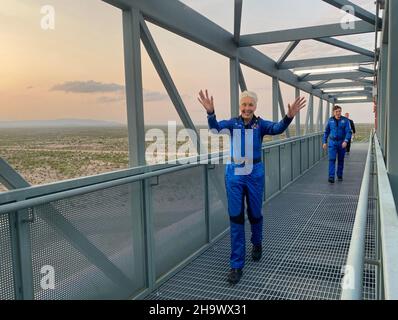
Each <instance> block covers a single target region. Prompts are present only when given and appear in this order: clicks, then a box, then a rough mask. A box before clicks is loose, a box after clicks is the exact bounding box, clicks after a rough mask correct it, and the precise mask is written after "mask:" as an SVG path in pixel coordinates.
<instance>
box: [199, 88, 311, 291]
mask: <svg viewBox="0 0 398 320" xmlns="http://www.w3.org/2000/svg"><path fill="white" fill-rule="evenodd" d="M198 100H199V102H200V103H201V104H202V105H203V107H204V108H205V109H206V111H207V118H208V124H209V128H210V129H212V130H214V131H216V132H217V133H227V134H228V135H229V136H230V137H231V158H232V159H231V160H232V161H231V163H230V164H228V165H227V166H226V170H225V187H226V191H227V197H228V213H229V217H230V227H231V257H230V267H231V270H230V272H229V274H228V281H229V282H230V283H231V284H236V283H238V282H239V280H240V278H241V276H242V269H243V267H244V263H245V251H246V250H245V248H246V245H245V230H244V220H245V216H244V211H245V204H244V201H245V198H246V206H247V214H248V218H249V221H250V224H251V231H252V237H251V242H252V245H253V248H252V258H253V260H254V261H259V260H260V259H261V255H262V239H263V232H262V230H263V216H262V210H261V209H262V204H263V192H264V183H265V177H264V165H263V163H262V162H261V148H262V142H263V137H264V136H265V135H278V134H281V133H283V132H284V131H285V130H286V129H287V127H288V126H289V124H290V123H291V122H292V120H293V118H294V116H295V115H296V114H297V113H298V112H300V110H301V109H302V108H304V107H305V105H306V101H305V98H304V97H299V98H297V99H296V100H295V101H294V102H293V103H292V104H289V105H288V112H287V115H286V116H285V117H284V118H283V119H282V120H281V121H280V122H271V121H266V120H263V119H261V118H259V117H257V116H255V115H254V112H255V110H256V108H257V95H256V94H255V93H254V92H249V91H245V92H243V93H242V94H241V96H240V107H239V108H240V116H239V117H236V118H232V119H230V120H223V121H219V122H218V121H217V119H216V115H215V111H214V100H213V97H210V98H209V95H208V92H207V90H206V91H205V93H203V91H202V90H201V91H200V92H199V98H198ZM247 136H250V138H249V139H248V138H247ZM239 138H240V140H241V141H240V142H241V143H240V144H239V143H238V144H237V143H236V141H235V140H239ZM237 145H238V146H239V147H237ZM236 149H240V150H236ZM248 154H250V155H248ZM242 160H243V162H242ZM242 166H243V167H245V168H247V167H249V170H246V171H244V170H241V171H239V169H242Z"/></svg>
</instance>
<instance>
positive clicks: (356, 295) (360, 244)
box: [341, 131, 373, 300]
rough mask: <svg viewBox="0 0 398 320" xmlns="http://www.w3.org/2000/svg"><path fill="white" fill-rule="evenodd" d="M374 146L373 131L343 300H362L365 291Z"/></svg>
mask: <svg viewBox="0 0 398 320" xmlns="http://www.w3.org/2000/svg"><path fill="white" fill-rule="evenodd" d="M372 146H373V131H372V132H371V134H370V139H369V148H368V154H367V157H366V165H365V170H364V173H363V178H362V184H361V191H360V193H359V199H358V206H357V210H356V213H355V222H354V227H353V230H352V237H351V242H350V248H349V251H348V256H347V262H346V264H345V268H344V273H345V274H344V277H343V279H342V282H341V285H342V293H341V300H361V299H362V291H363V280H362V277H363V270H364V265H365V237H366V218H367V212H368V199H369V181H370V166H371V154H372Z"/></svg>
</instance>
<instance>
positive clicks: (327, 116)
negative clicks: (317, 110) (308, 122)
mask: <svg viewBox="0 0 398 320" xmlns="http://www.w3.org/2000/svg"><path fill="white" fill-rule="evenodd" d="M329 118H330V102H329V101H328V102H327V104H326V112H325V120H324V122H323V124H324V127H325V128H326V125H327V123H328V121H329Z"/></svg>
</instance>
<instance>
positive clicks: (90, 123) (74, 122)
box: [0, 119, 126, 128]
mask: <svg viewBox="0 0 398 320" xmlns="http://www.w3.org/2000/svg"><path fill="white" fill-rule="evenodd" d="M125 126H126V125H124V124H123V123H119V122H114V121H101V120H90V119H56V120H30V121H0V128H43V127H44V128H46V127H52V128H53V127H125Z"/></svg>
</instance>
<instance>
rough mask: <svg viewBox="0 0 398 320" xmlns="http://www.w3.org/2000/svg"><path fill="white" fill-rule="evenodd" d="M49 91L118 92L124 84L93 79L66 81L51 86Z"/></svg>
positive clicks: (122, 88)
mask: <svg viewBox="0 0 398 320" xmlns="http://www.w3.org/2000/svg"><path fill="white" fill-rule="evenodd" d="M50 90H51V91H64V92H67V93H69V92H72V93H98V92H102V93H103V92H119V91H122V90H124V86H122V85H120V84H117V83H102V82H97V81H93V80H89V81H67V82H64V83H61V84H57V85H55V86H53V87H52V88H51V89H50Z"/></svg>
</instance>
